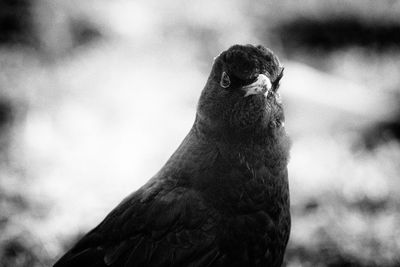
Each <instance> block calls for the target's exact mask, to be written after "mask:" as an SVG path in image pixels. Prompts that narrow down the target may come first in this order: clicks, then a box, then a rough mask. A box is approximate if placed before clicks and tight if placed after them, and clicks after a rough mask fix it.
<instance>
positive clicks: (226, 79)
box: [219, 71, 231, 88]
mask: <svg viewBox="0 0 400 267" xmlns="http://www.w3.org/2000/svg"><path fill="white" fill-rule="evenodd" d="M219 84H220V85H221V87H222V88H228V87H229V85H231V79H230V78H229V76H228V74H227V73H226V72H225V71H224V72H223V73H222V76H221V81H220V82H219Z"/></svg>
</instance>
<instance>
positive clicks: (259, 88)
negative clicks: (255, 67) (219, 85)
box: [242, 74, 272, 97]
mask: <svg viewBox="0 0 400 267" xmlns="http://www.w3.org/2000/svg"><path fill="white" fill-rule="evenodd" d="M271 88H272V83H271V80H270V79H269V78H268V77H267V76H266V75H265V74H259V75H258V77H257V80H256V81H255V82H253V83H252V84H249V85H246V86H243V87H242V90H244V91H245V92H246V94H245V95H244V97H247V96H249V95H256V94H265V95H266V94H268V92H269V91H270V90H271Z"/></svg>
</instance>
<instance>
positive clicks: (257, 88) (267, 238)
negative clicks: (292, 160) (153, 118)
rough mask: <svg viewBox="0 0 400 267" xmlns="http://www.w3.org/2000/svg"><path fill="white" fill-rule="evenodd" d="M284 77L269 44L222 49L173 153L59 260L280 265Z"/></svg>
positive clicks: (90, 266) (286, 228)
mask: <svg viewBox="0 0 400 267" xmlns="http://www.w3.org/2000/svg"><path fill="white" fill-rule="evenodd" d="M282 76H283V67H282V66H281V65H280V63H279V60H278V58H277V57H276V56H275V55H274V54H273V52H272V51H270V50H269V49H267V48H264V47H263V46H260V45H259V46H253V45H245V46H242V45H234V46H232V47H230V48H229V49H228V50H226V51H224V52H222V53H221V54H220V55H219V56H218V57H216V58H215V60H214V64H213V67H212V70H211V74H210V76H209V78H208V80H207V83H206V85H205V87H204V89H203V91H202V93H201V96H200V100H199V103H198V107H197V114H196V119H195V122H194V125H193V127H192V129H191V130H190V132H189V133H188V135H187V136H186V138H185V139H184V140H183V142H182V144H181V145H180V146H179V147H178V149H177V150H176V151H175V153H174V154H173V155H172V156H171V158H170V159H169V160H168V161H167V163H166V164H165V165H164V167H162V169H161V170H160V171H159V172H158V173H157V174H156V175H155V176H154V177H153V178H151V179H150V180H149V181H148V182H147V183H146V184H145V185H144V186H143V187H141V188H140V189H139V190H137V191H136V192H134V193H132V194H131V195H130V196H128V197H127V198H125V199H124V200H123V201H122V202H121V203H120V204H119V205H118V206H117V207H116V208H115V209H114V210H113V211H111V213H110V214H108V216H107V217H106V218H105V219H104V220H103V221H102V222H101V223H100V224H99V225H98V226H97V227H96V228H94V229H93V230H92V231H90V232H89V233H87V234H86V235H85V236H84V237H83V238H82V239H81V240H80V241H79V242H78V243H77V244H76V245H75V246H74V247H73V248H72V249H71V250H70V251H68V252H67V253H66V254H65V255H64V256H63V257H62V258H61V259H60V260H59V261H58V262H57V263H56V264H55V265H54V266H55V267H65V266H74V267H79V266H85V267H100V266H103V267H105V266H113V267H114V266H132V267H149V266H171V267H172V266H174V267H175V266H191V267H200V266H202V267H203V266H204V267H205V266H241V267H244V266H272V267H273V266H281V264H282V261H283V256H284V252H285V248H286V245H287V242H288V238H289V232H290V213H289V189H288V172H287V163H288V154H289V147H290V142H289V139H288V137H287V135H286V132H285V128H284V113H283V108H282V104H281V101H280V98H279V95H278V93H277V90H278V87H279V81H280V79H281V78H282Z"/></svg>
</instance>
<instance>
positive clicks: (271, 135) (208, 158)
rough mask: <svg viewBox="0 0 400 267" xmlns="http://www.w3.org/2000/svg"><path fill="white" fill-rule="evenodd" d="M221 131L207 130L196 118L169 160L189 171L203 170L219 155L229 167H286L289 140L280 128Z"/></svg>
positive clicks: (271, 168)
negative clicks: (238, 131) (237, 131)
mask: <svg viewBox="0 0 400 267" xmlns="http://www.w3.org/2000/svg"><path fill="white" fill-rule="evenodd" d="M225 132H226V131H219V130H218V129H210V128H208V127H207V126H206V125H203V124H202V123H201V122H200V121H197V120H196V122H195V123H194V125H193V127H192V129H191V130H190V132H189V134H188V135H187V136H186V138H185V139H184V140H183V142H182V143H181V145H180V146H179V148H178V149H177V150H176V151H175V153H174V154H173V155H172V157H171V158H170V160H169V162H171V163H172V162H173V163H174V164H176V163H178V164H179V165H180V166H181V167H183V168H182V169H184V170H185V169H186V170H188V171H190V172H193V171H194V172H196V171H198V170H200V171H201V170H202V169H207V168H208V167H210V166H211V165H212V164H214V162H215V161H216V160H217V159H218V160H221V158H222V160H223V161H226V162H228V163H229V164H230V165H233V166H246V165H247V167H248V165H253V166H251V167H254V168H257V167H258V166H259V165H264V166H266V167H267V168H268V169H270V170H271V172H279V171H280V170H282V169H284V168H286V166H287V161H288V154H289V148H290V141H289V139H288V137H287V135H286V133H285V130H284V129H261V128H260V129H254V131H248V132H240V133H232V132H231V133H229V132H228V133H225ZM168 165H169V164H168V163H167V166H168Z"/></svg>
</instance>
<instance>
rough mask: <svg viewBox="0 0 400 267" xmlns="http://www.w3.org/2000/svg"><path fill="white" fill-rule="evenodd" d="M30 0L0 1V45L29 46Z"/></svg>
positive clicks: (30, 34) (30, 28) (30, 31)
mask: <svg viewBox="0 0 400 267" xmlns="http://www.w3.org/2000/svg"><path fill="white" fill-rule="evenodd" d="M32 4H33V2H32V1H31V0H16V1H11V0H1V1H0V45H12V44H31V43H32V42H33V39H34V37H33V35H32V32H33V31H32V30H33V26H32V25H33V23H32V13H31V8H32Z"/></svg>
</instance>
